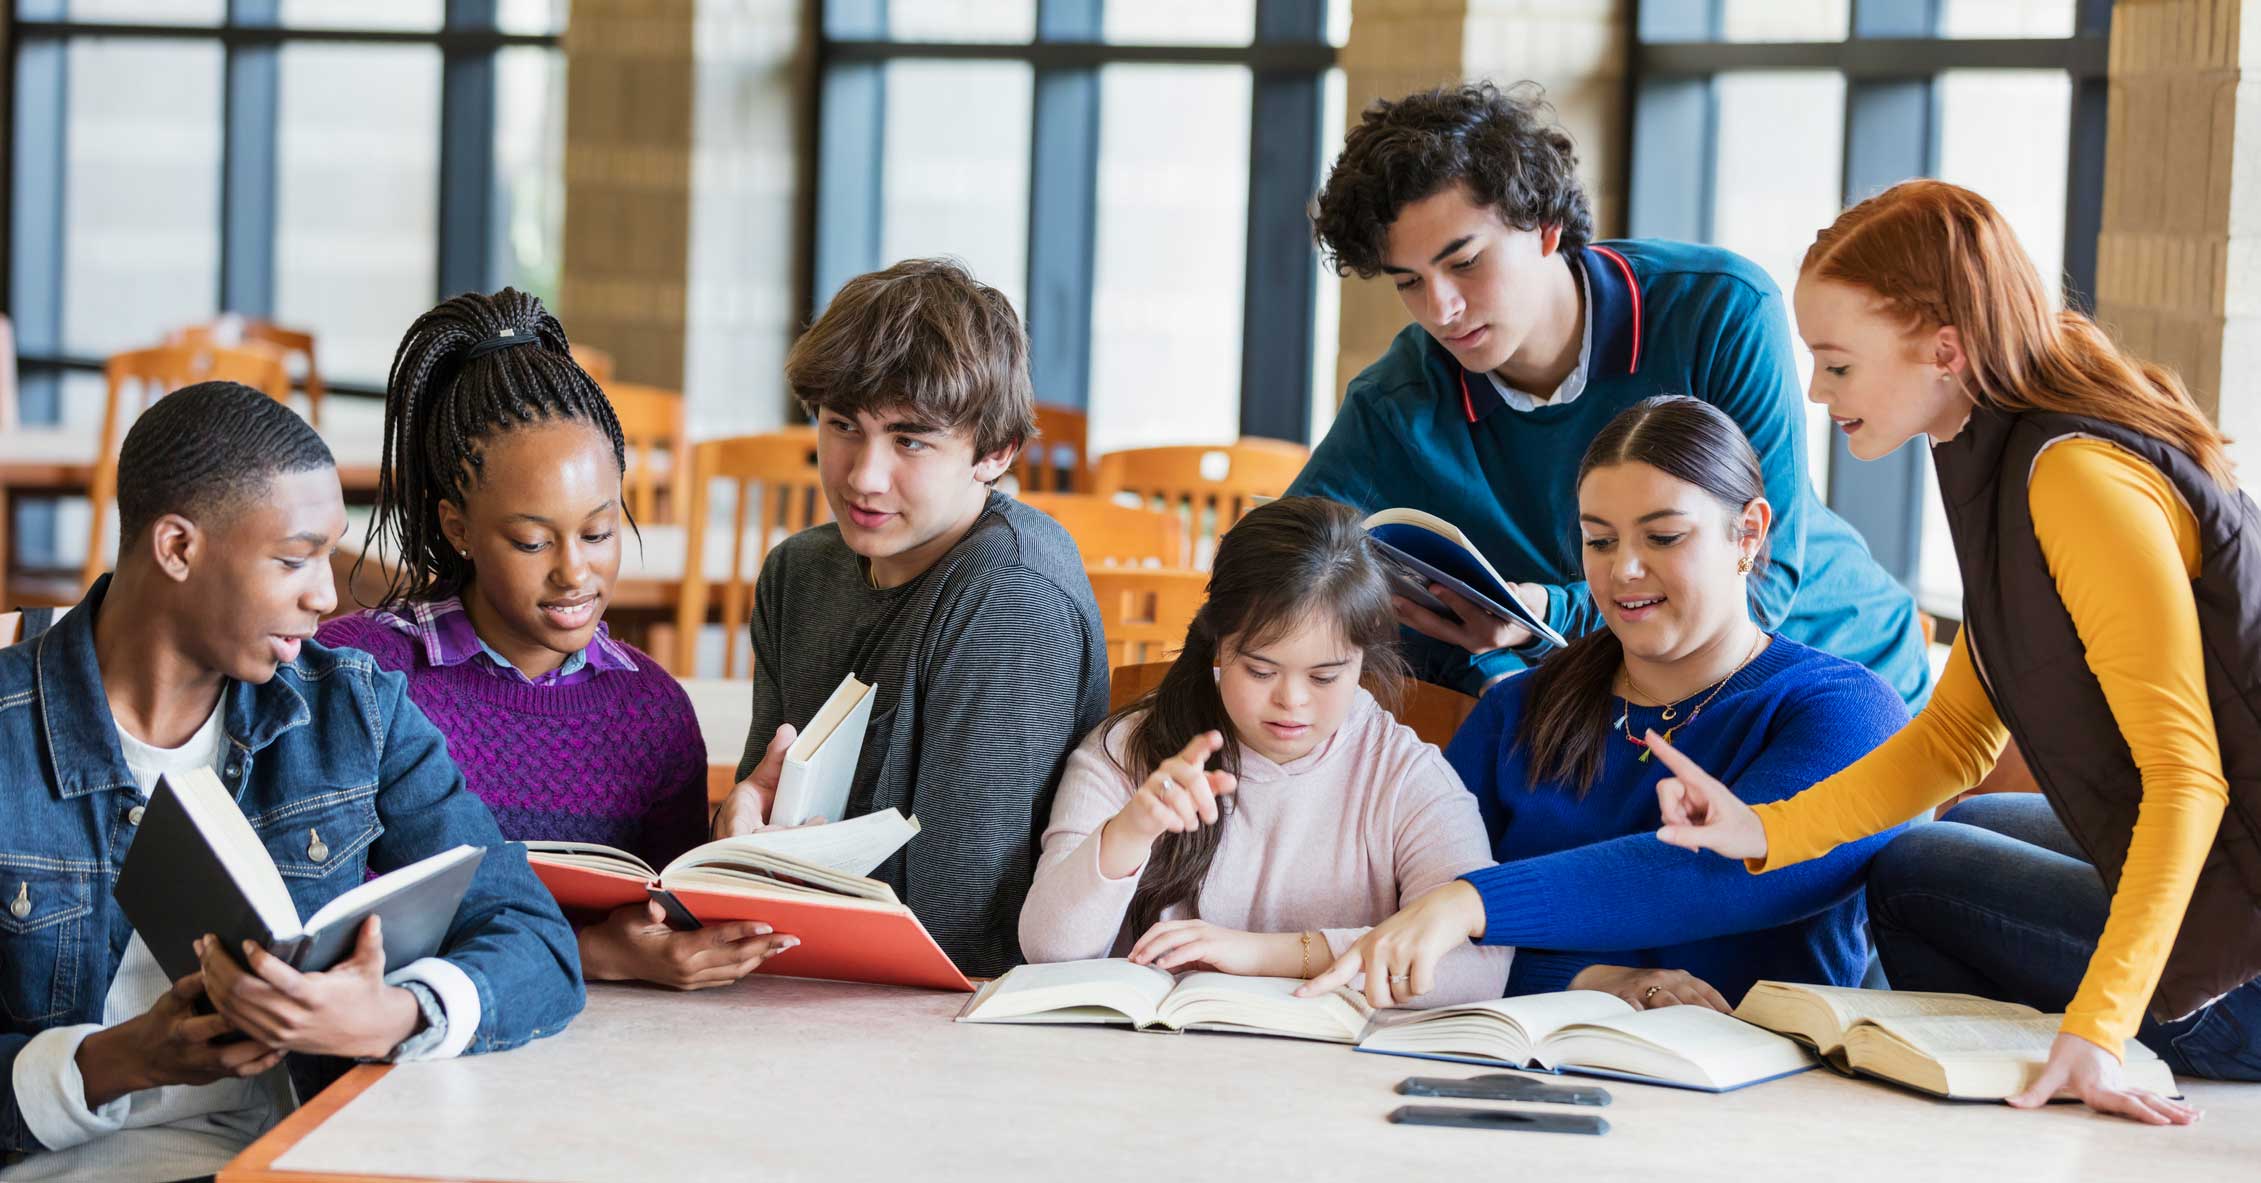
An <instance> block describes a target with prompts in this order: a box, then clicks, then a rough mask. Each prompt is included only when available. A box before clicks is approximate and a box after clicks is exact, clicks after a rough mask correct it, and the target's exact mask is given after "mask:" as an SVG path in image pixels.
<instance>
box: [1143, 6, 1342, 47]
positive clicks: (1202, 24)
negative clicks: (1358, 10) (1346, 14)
mask: <svg viewBox="0 0 2261 1183" xmlns="http://www.w3.org/2000/svg"><path fill="white" fill-rule="evenodd" d="M1337 6H1338V7H1342V8H1348V7H1350V5H1349V4H1348V3H1347V2H1345V0H1338V4H1337ZM1102 25H1103V28H1104V31H1105V35H1106V39H1107V40H1108V41H1112V42H1115V43H1116V44H1119V45H1246V44H1248V43H1249V42H1250V41H1252V40H1254V39H1255V37H1256V0H1139V3H1136V4H1121V3H1117V4H1109V5H1107V6H1106V9H1105V13H1104V16H1103V17H1102Z"/></svg>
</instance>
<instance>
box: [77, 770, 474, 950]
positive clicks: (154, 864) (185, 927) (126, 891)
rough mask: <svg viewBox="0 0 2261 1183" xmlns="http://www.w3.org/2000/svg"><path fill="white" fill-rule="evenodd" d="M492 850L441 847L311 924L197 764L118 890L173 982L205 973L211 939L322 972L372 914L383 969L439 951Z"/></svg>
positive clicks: (150, 812)
mask: <svg viewBox="0 0 2261 1183" xmlns="http://www.w3.org/2000/svg"><path fill="white" fill-rule="evenodd" d="M485 854H486V852H485V851H484V850H481V849H480V848H478V847H476V846H457V847H455V848H453V849H451V850H444V851H441V852H440V853H438V854H435V855H433V856H431V857H430V858H426V859H422V860H420V861H417V862H414V863H410V864H409V865H407V866H405V867H400V868H397V869H395V870H393V871H392V872H390V873H388V874H385V875H380V876H378V877H377V878H375V879H371V880H369V881H367V882H365V883H361V884H358V885H356V886H354V887H353V888H352V889H350V890H348V891H346V892H343V893H341V894H340V895H339V896H338V897H337V898H336V899H333V900H331V901H329V902H328V903H326V904H324V905H322V907H321V908H320V909H319V910H318V911H316V912H315V913H314V914H313V915H312V916H309V917H306V918H304V919H303V920H302V919H301V918H300V917H299V915H298V909H297V907H296V906H295V905H294V904H293V903H292V902H291V897H290V889H289V887H288V886H286V885H285V884H284V882H283V877H282V874H281V873H280V872H279V871H277V870H276V869H275V864H274V860H272V859H271V858H269V857H268V855H267V848H266V847H265V846H264V845H263V844H262V843H261V842H260V841H259V835H258V832H257V831H255V830H253V829H252V828H251V823H250V822H249V821H247V820H245V818H244V816H243V812H242V811H241V810H240V809H238V808H236V803H235V799H234V798H233V797H232V796H230V795H229V793H228V791H227V787H226V786H225V785H223V784H221V783H220V778H219V777H217V776H215V775H213V774H212V772H211V770H209V769H200V770H198V771H196V772H192V773H187V774H184V775H181V776H173V777H163V778H160V779H159V780H158V782H157V791H156V792H154V793H152V794H150V797H149V805H148V807H147V808H146V809H145V810H144V811H143V813H142V818H141V827H140V830H139V832H138V833H136V834H135V835H134V840H133V846H132V847H131V848H129V849H128V850H127V851H126V862H125V865H124V866H123V867H121V868H119V870H118V884H117V887H116V888H114V889H113V890H112V894H113V895H114V896H116V897H117V900H118V906H119V907H121V908H123V909H125V913H126V919H128V920H130V921H132V922H133V927H134V931H135V932H138V933H140V934H141V939H142V941H143V943H145V944H147V945H148V946H149V952H150V954H151V955H152V956H153V957H155V958H156V960H157V964H158V966H159V967H160V968H162V969H163V970H164V971H165V976H167V977H169V978H173V979H175V980H178V979H179V978H181V977H182V976H184V975H186V974H190V973H194V972H195V971H196V969H197V960H196V939H197V938H198V937H201V936H203V935H204V934H205V933H212V934H214V935H215V936H217V937H219V938H220V941H221V943H222V944H223V945H224V946H225V947H226V948H227V950H228V952H229V954H230V955H232V956H234V957H235V959H236V960H237V961H238V962H241V961H242V960H243V953H242V947H243V942H244V941H247V940H249V941H256V942H258V944H259V945H260V946H261V947H263V948H265V949H266V950H267V951H268V952H269V953H272V954H274V955H275V956H276V957H278V958H281V959H282V961H283V962H284V963H285V964H287V965H289V966H291V967H292V968H293V969H297V970H301V971H303V972H307V973H314V972H318V971H321V970H325V969H328V968H330V967H331V966H333V965H336V964H337V963H338V962H340V961H343V960H345V959H346V958H347V957H350V956H352V954H353V946H354V942H355V941H356V940H357V939H358V938H359V936H360V934H361V922H362V921H363V920H364V919H366V918H368V917H370V916H376V917H379V918H380V919H381V921H382V922H383V926H384V942H385V966H386V968H388V969H398V968H399V967H401V966H403V965H406V964H408V963H409V962H411V961H415V960H417V959H418V958H422V957H430V956H432V955H433V954H435V953H437V952H439V949H440V942H441V941H442V940H444V939H445V938H446V936H447V931H448V927H449V925H451V924H452V923H453V922H454V920H455V910H456V908H457V906H459V905H460V904H462V902H463V893H464V892H465V891H467V890H469V889H470V887H471V877H472V875H473V874H475V873H476V872H477V871H478V869H479V860H480V859H481V858H482V857H483V856H484V855H485Z"/></svg>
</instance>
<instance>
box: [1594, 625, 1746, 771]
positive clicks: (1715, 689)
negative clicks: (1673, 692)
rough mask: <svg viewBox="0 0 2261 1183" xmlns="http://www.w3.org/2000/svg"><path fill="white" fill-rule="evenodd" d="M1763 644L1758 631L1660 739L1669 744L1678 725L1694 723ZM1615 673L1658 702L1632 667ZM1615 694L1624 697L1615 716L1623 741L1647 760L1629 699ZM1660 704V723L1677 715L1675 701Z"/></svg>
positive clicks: (1646, 752)
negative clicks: (1621, 708) (1740, 655)
mask: <svg viewBox="0 0 2261 1183" xmlns="http://www.w3.org/2000/svg"><path fill="white" fill-rule="evenodd" d="M1765 646H1766V634H1765V633H1764V632H1761V633H1760V634H1759V638H1758V640H1756V641H1753V642H1752V643H1751V651H1750V652H1749V653H1746V654H1744V655H1743V660H1742V661H1741V662H1740V663H1739V664H1737V665H1736V667H1735V668H1734V669H1731V670H1729V671H1727V676H1726V677H1724V678H1721V679H1720V680H1719V681H1718V683H1716V684H1715V685H1713V686H1712V688H1711V693H1709V694H1706V695H1704V700H1703V701H1702V702H1699V703H1697V704H1696V707H1695V709H1694V710H1691V711H1689V712H1688V717H1687V718H1685V719H1681V720H1680V721H1679V722H1678V723H1673V725H1672V726H1670V727H1667V728H1665V729H1664V742H1666V743H1671V742H1672V737H1673V736H1675V735H1678V734H1679V733H1680V729H1681V728H1683V727H1686V726H1687V725H1688V724H1690V723H1693V722H1695V721H1696V716H1698V715H1700V714H1703V713H1704V708H1705V707H1708V706H1710V705H1711V700H1712V699H1715V698H1718V697H1719V692H1720V691H1722V690H1725V689H1727V684H1728V683H1729V682H1732V681H1734V680H1735V675H1737V674H1739V673H1742V672H1743V667H1744V666H1747V665H1749V664H1751V662H1752V661H1754V660H1756V659H1757V657H1758V655H1759V650H1760V649H1762V648H1764V647H1765ZM1619 672H1621V673H1623V674H1624V675H1625V684H1626V685H1627V686H1629V687H1631V688H1632V690H1633V693H1635V694H1638V695H1640V696H1641V697H1643V698H1649V699H1658V700H1659V701H1660V702H1661V701H1662V700H1661V698H1660V696H1658V695H1655V694H1651V693H1649V692H1648V691H1647V690H1644V689H1642V688H1641V684H1640V683H1639V682H1636V681H1634V680H1633V668H1632V667H1631V666H1624V667H1622V668H1621V670H1620V671H1619ZM1619 697H1621V698H1624V699H1625V713H1624V714H1622V715H1619V716H1618V717H1617V722H1618V726H1620V727H1623V728H1624V729H1625V742H1627V743H1630V744H1632V745H1633V746H1634V747H1637V748H1639V749H1641V759H1640V762H1641V763H1643V764H1646V763H1648V762H1649V744H1648V741H1647V740H1644V739H1641V738H1640V737H1638V736H1636V735H1634V734H1633V700H1632V699H1631V698H1629V697H1625V696H1623V695H1620V696H1619ZM1694 697H1695V695H1693V694H1691V695H1689V696H1688V698H1694ZM1686 701H1688V699H1687V698H1683V699H1681V700H1680V702H1686ZM1662 705H1663V706H1664V714H1663V716H1662V720H1663V721H1664V722H1666V723H1672V721H1673V720H1674V719H1676V718H1679V713H1680V704H1679V703H1663V704H1662Z"/></svg>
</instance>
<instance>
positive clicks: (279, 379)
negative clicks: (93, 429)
mask: <svg viewBox="0 0 2261 1183" xmlns="http://www.w3.org/2000/svg"><path fill="white" fill-rule="evenodd" d="M103 371H104V373H105V374H106V375H107V377H108V378H109V382H110V389H109V395H108V398H107V400H106V401H105V402H104V404H103V408H102V441H101V444H100V446H99V447H98V448H97V450H96V451H95V453H94V473H93V479H92V480H91V481H90V482H89V485H90V487H89V488H88V490H87V499H88V500H89V501H91V502H93V511H92V512H91V513H90V514H88V515H87V516H88V521H87V527H86V562H85V564H84V565H83V566H82V567H81V568H80V569H79V589H80V590H81V591H82V592H83V591H84V590H85V589H87V588H90V587H93V586H94V581H95V580H96V579H99V578H101V576H102V572H103V570H104V569H106V568H107V567H108V566H109V564H108V562H107V561H106V556H105V554H104V551H105V550H106V549H107V548H106V547H105V546H104V545H103V544H104V543H105V542H106V541H108V537H107V536H108V530H109V524H110V507H111V505H112V504H113V503H115V502H116V501H117V499H118V446H119V445H120V444H121V443H123V442H124V440H125V434H126V426H125V425H126V421H127V420H128V419H129V418H133V417H137V416H139V415H140V414H141V412H142V411H144V410H146V409H148V407H149V404H151V403H153V402H155V401H157V399H159V398H163V397H164V396H165V395H167V394H170V393H172V392H173V391H175V390H179V389H180V388H181V387H183V386H189V385H192V384H194V383H198V382H215V381H225V382H241V383H243V384H244V385H245V386H249V387H251V388H252V389H254V390H257V391H260V392H262V393H264V394H266V395H267V396H268V397H269V398H272V399H274V400H275V401H276V402H279V403H282V404H283V405H285V406H289V405H290V371H289V370H287V369H285V368H284V366H283V361H282V358H280V357H278V356H277V355H276V353H275V351H274V350H272V349H269V348H258V349H231V348H228V347H226V346H222V345H160V346H157V347H156V348H153V349H133V350H128V351H126V352H124V353H118V354H112V355H111V357H110V360H109V363H108V364H107V365H105V366H104V367H103ZM129 389H131V390H132V391H133V392H134V393H133V395H132V399H133V401H132V403H131V405H130V414H129V405H128V402H127V398H128V395H127V391H128V390H129ZM152 392H154V393H152Z"/></svg>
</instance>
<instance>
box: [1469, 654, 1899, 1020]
mask: <svg viewBox="0 0 2261 1183" xmlns="http://www.w3.org/2000/svg"><path fill="white" fill-rule="evenodd" d="M1530 682H1531V677H1530V675H1528V674H1519V675H1516V676H1514V677H1511V678H1508V679H1507V680H1506V681H1503V682H1501V683H1499V684H1498V685H1497V686H1495V687H1494V688H1493V689H1492V691H1491V693H1489V694H1486V695H1485V696H1484V699H1483V701H1482V702H1481V703H1479V704H1478V705H1477V707H1476V711H1475V713H1474V714H1472V715H1470V716H1469V718H1468V721H1467V722H1466V723H1465V724H1463V725H1462V726H1461V728H1460V732H1459V733H1458V734H1457V735H1455V736H1454V737H1453V740H1452V744H1451V746H1450V747H1449V748H1448V749H1447V750H1446V752H1445V757H1446V759H1447V760H1449V761H1450V762H1451V763H1452V766H1453V769H1454V770H1455V771H1457V772H1458V773H1460V777H1461V779H1462V780H1463V781H1465V782H1466V783H1467V785H1468V788H1469V791H1471V792H1473V793H1475V794H1476V801H1477V805H1478V806H1479V808H1480V809H1481V810H1482V812H1483V815H1484V825H1485V828H1486V829H1487V830H1488V831H1489V832H1490V834H1491V839H1492V854H1493V856H1494V857H1495V858H1497V859H1498V860H1499V862H1500V865H1499V866H1497V867H1491V868H1487V869H1485V870H1482V871H1475V872H1471V873H1470V874H1468V875H1466V876H1463V878H1465V879H1467V880H1468V881H1469V882H1470V883H1472V884H1474V885H1475V886H1476V890H1477V891H1479V892H1481V893H1482V894H1483V897H1484V913H1485V924H1486V927H1485V931H1484V941H1485V943H1486V944H1501V945H1517V946H1521V948H1522V951H1521V952H1519V953H1518V954H1517V956H1516V959H1515V966H1514V969H1513V971H1512V972H1511V973H1510V975H1509V978H1508V985H1507V992H1508V993H1509V994H1511V995H1514V994H1535V993H1541V992H1544V991H1549V990H1564V989H1568V988H1569V984H1570V979H1571V978H1572V977H1573V976H1575V975H1576V974H1577V973H1578V971H1579V970H1581V969H1584V968H1585V967H1586V966H1588V965H1595V964H1603V965H1631V966H1641V967H1646V968H1665V969H1680V970H1686V971H1687V972H1689V973H1691V974H1694V975H1695V976H1697V977H1699V978H1702V979H1703V980H1704V981H1706V982H1709V983H1711V985H1712V986H1713V988H1715V989H1717V990H1718V991H1719V992H1720V993H1721V994H1722V995H1724V996H1725V997H1726V998H1727V999H1728V1001H1730V1002H1734V1001H1738V1000H1740V999H1741V998H1742V996H1743V993H1744V991H1746V990H1748V989H1750V987H1751V983H1753V982H1755V981H1758V980H1760V979H1762V978H1773V979H1778V980H1784V981H1794V982H1821V983H1829V984H1834V985H1840V986H1852V985H1858V984H1859V983H1860V980H1861V975H1862V973H1863V971H1864V970H1865V969H1866V967H1867V964H1868V953H1869V946H1868V936H1867V929H1866V923H1867V919H1868V914H1867V909H1866V906H1865V905H1864V903H1863V901H1862V897H1861V885H1862V880H1863V877H1864V876H1865V874H1866V872H1867V868H1868V861H1869V858H1870V856H1872V855H1873V854H1875V853H1876V851H1877V850H1879V849H1881V848H1882V846H1883V845H1884V843H1885V842H1887V841H1889V840H1890V839H1891V837H1892V835H1893V834H1895V833H1897V832H1898V831H1897V829H1895V830H1891V831H1887V832H1885V833H1882V834H1878V835H1876V836H1874V837H1871V838H1867V839H1864V840H1862V841H1859V842H1851V843H1847V844H1845V845H1843V846H1840V847H1838V848H1837V849H1836V850H1835V851H1834V852H1832V853H1831V854H1828V855H1826V856H1824V857H1822V858H1818V859H1815V860H1813V861H1811V862H1807V863H1801V864H1798V865H1797V866H1794V867H1787V868H1784V869H1782V870H1778V871H1770V872H1768V873H1766V874H1764V875H1753V874H1750V873H1749V872H1747V871H1745V870H1744V869H1743V865H1742V863H1740V862H1738V861H1736V860H1733V859H1724V858H1721V857H1719V856H1718V855H1715V854H1711V853H1708V852H1695V851H1687V850H1681V849H1679V848H1677V847H1672V846H1667V845H1665V844H1664V843H1662V842H1660V841H1658V840H1657V838H1656V829H1657V827H1658V826H1659V825H1660V824H1662V818H1661V816H1660V814H1659V811H1658V808H1657V798H1656V783H1657V782H1658V781H1659V780H1662V779H1664V777H1666V776H1667V775H1669V773H1668V772H1667V771H1666V770H1665V768H1664V765H1663V763H1662V762H1661V761H1658V760H1655V759H1653V758H1652V759H1651V760H1649V761H1648V762H1646V763H1643V762H1641V760H1640V755H1641V751H1642V749H1640V748H1638V747H1636V746H1634V745H1633V744H1631V743H1629V742H1627V741H1626V739H1625V738H1624V728H1623V727H1621V726H1620V727H1615V728H1614V729H1613V734H1612V735H1611V738H1610V740H1609V745H1608V749H1607V752H1608V754H1607V756H1606V757H1605V761H1604V764H1603V767H1602V773H1601V776H1600V777H1599V779H1597V780H1596V781H1595V782H1594V786H1593V788H1592V789H1590V790H1589V791H1588V792H1587V793H1586V794H1585V795H1584V796H1583V797H1580V796H1579V794H1578V792H1577V790H1576V787H1575V786H1572V785H1566V784H1561V783H1546V784H1540V785H1537V786H1533V785H1532V784H1531V783H1530V762H1529V759H1528V753H1527V752H1526V751H1525V750H1524V749H1523V748H1522V746H1521V745H1520V744H1518V743H1517V742H1516V739H1515V728H1516V725H1517V722H1518V721H1519V720H1520V719H1521V717H1522V714H1523V711H1524V709H1525V707H1526V702H1525V699H1526V698H1527V697H1528V688H1529V685H1530ZM1625 709H1626V704H1625V701H1624V700H1623V699H1619V698H1613V699H1611V700H1610V705H1609V709H1608V711H1607V716H1608V717H1607V718H1596V719H1595V720H1594V721H1593V725H1594V726H1595V727H1597V728H1610V727H1611V726H1612V724H1615V723H1616V722H1617V719H1618V716H1619V714H1620V712H1622V711H1624V710H1625ZM1659 716H1660V711H1659V710H1658V709H1657V708H1653V707H1635V708H1633V709H1632V718H1631V723H1632V727H1633V734H1635V735H1640V734H1642V733H1643V732H1644V731H1645V730H1646V729H1648V728H1652V727H1653V728H1655V729H1656V730H1658V731H1659V732H1662V731H1663V730H1664V727H1663V724H1662V723H1661V722H1660V721H1659ZM1907 720H1908V714H1907V708H1906V707H1905V706H1903V705H1902V703H1901V701H1900V697H1899V696H1898V695H1897V694H1895V693H1894V692H1893V690H1892V688H1891V687H1890V686H1887V685H1886V684H1885V683H1884V682H1883V681H1882V680H1881V679H1879V678H1877V677H1876V675H1874V674H1871V673H1869V672H1868V671H1867V670H1864V669H1862V668H1861V667H1859V666H1857V665H1854V664H1853V663H1851V662H1849V661H1845V660H1843V659H1841V658H1836V657H1831V656H1829V655H1828V654H1825V653H1822V652H1820V651H1818V650H1815V649H1810V648H1807V647H1806V646H1804V645H1800V644H1798V643H1797V642H1795V641H1792V640H1790V639H1788V638H1786V637H1781V636H1777V637H1775V638H1774V641H1773V643H1772V644H1770V645H1768V646H1767V648H1766V651H1765V652H1763V653H1761V654H1759V655H1758V657H1757V658H1755V659H1753V660H1752V662H1751V663H1750V665H1748V666H1746V667H1744V669H1743V670H1742V672H1741V673H1738V674H1736V675H1735V676H1734V677H1733V678H1732V679H1730V680H1729V682H1728V684H1727V686H1726V687H1725V688H1724V689H1722V690H1721V691H1720V694H1719V696H1718V697H1717V698H1715V699H1713V700H1712V701H1711V703H1710V704H1709V705H1708V706H1705V707H1704V709H1703V711H1702V713H1701V715H1699V716H1698V717H1697V718H1696V719H1695V720H1694V721H1693V722H1690V723H1687V724H1686V725H1685V727H1684V729H1683V730H1682V731H1681V732H1680V733H1679V735H1677V736H1675V737H1674V746H1675V747H1677V748H1679V749H1680V750H1681V751H1683V752H1685V753H1687V754H1688V756H1689V758H1690V759H1693V760H1694V761H1696V763H1697V764H1699V765H1701V766H1702V767H1703V768H1704V769H1705V770H1706V771H1708V772H1710V773H1711V774H1712V775H1714V776H1716V777H1718V778H1719V779H1720V780H1721V781H1722V782H1723V783H1725V784H1726V785H1728V786H1729V787H1730V788H1732V789H1734V790H1735V793H1736V795H1737V796H1739V797H1741V798H1742V799H1743V800H1745V801H1748V802H1750V803H1752V804H1758V803H1759V802H1762V801H1778V800H1781V799H1782V798H1784V797H1789V796H1792V795H1793V794H1796V793H1797V792H1799V791H1800V790H1802V789H1805V788H1806V787H1808V786H1810V785H1812V784H1813V783H1814V782H1816V781H1819V780H1821V779H1823V778H1824V777H1827V776H1830V775H1831V774H1833V773H1835V772H1837V771H1838V770H1839V769H1842V768H1844V767H1845V766H1846V765H1848V764H1851V763H1852V762H1853V761H1855V760H1857V759H1859V758H1860V757H1861V756H1863V755H1865V754H1866V753H1867V752H1868V751H1869V749H1871V748H1873V747H1875V746H1876V745H1877V744H1879V743H1881V742H1883V741H1884V739H1885V738H1886V737H1887V736H1890V735H1891V734H1892V733H1893V732H1895V731H1897V730H1899V729H1900V727H1901V726H1902V725H1903V724H1905V723H1906V722H1907Z"/></svg>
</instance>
